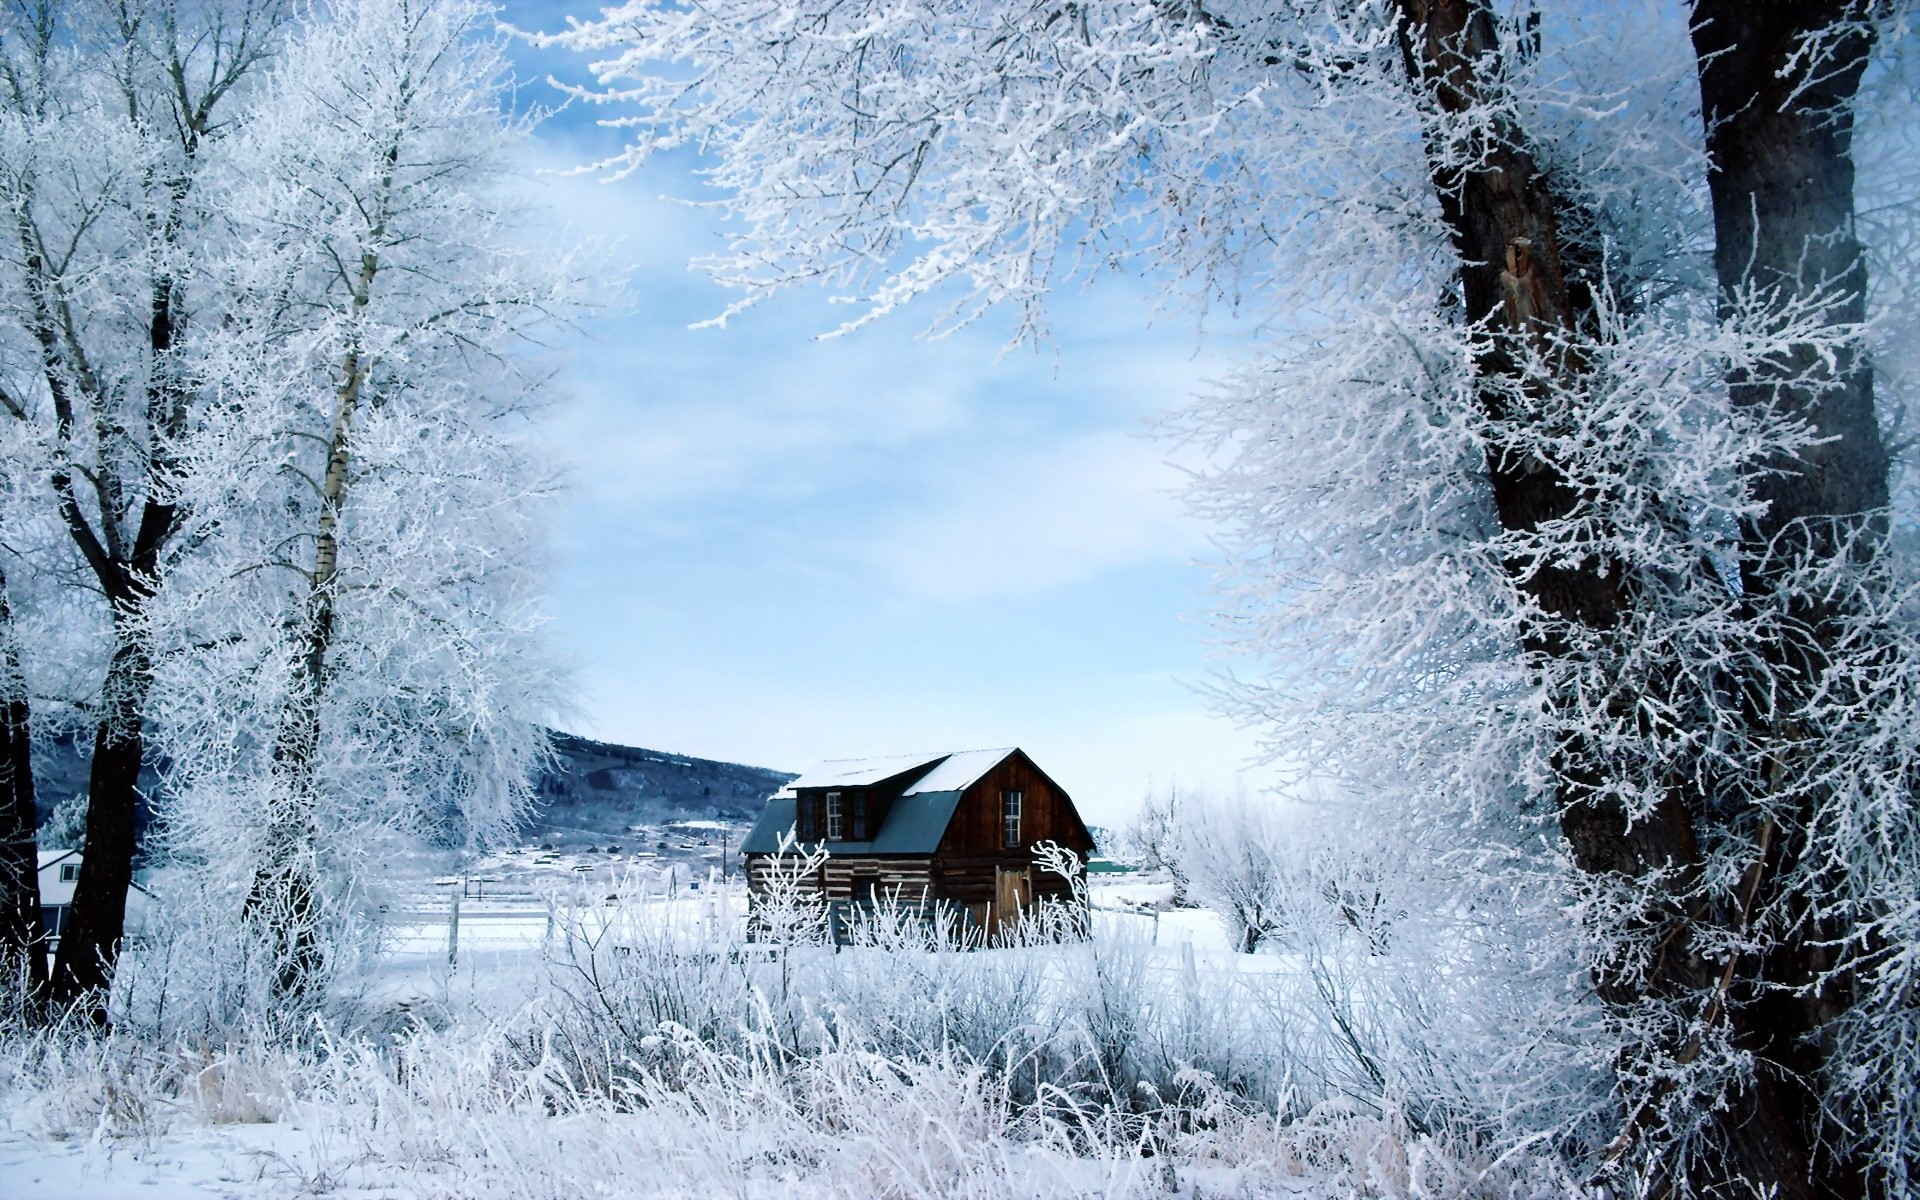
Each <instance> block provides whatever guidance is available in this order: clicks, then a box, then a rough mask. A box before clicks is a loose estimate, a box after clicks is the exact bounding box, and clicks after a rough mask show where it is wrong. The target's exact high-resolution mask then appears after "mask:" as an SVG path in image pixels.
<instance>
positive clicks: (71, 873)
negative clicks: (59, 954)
mask: <svg viewBox="0 0 1920 1200" xmlns="http://www.w3.org/2000/svg"><path fill="white" fill-rule="evenodd" d="M80 862H81V854H80V851H78V850H42V851H41V852H40V928H41V929H42V930H44V931H45V932H46V935H47V939H48V941H47V946H48V949H52V948H53V947H54V946H57V945H58V944H59V942H60V930H61V928H62V927H63V926H64V925H66V923H67V909H68V908H70V907H71V906H72V905H73V889H74V888H75V887H76V886H78V884H79V882H80ZM152 903H153V896H152V894H151V893H149V892H148V891H147V889H145V888H143V887H141V886H140V885H139V884H137V883H136V884H134V885H133V887H132V888H131V889H130V890H128V892H127V933H128V935H129V936H131V935H133V934H137V933H139V932H140V931H141V929H142V927H143V926H144V925H145V924H146V919H147V908H148V906H150V905H151V904H152Z"/></svg>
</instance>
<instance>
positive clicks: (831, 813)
mask: <svg viewBox="0 0 1920 1200" xmlns="http://www.w3.org/2000/svg"><path fill="white" fill-rule="evenodd" d="M840 838H841V833H840V793H839V792H828V793H827V840H828V841H830V842H837V841H839V840H840Z"/></svg>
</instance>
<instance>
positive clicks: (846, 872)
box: [746, 854, 933, 904]
mask: <svg viewBox="0 0 1920 1200" xmlns="http://www.w3.org/2000/svg"><path fill="white" fill-rule="evenodd" d="M770 858H771V856H770V855H765V854H750V855H748V856H747V868H746V869H747V885H748V887H749V888H750V889H751V890H752V891H754V892H756V893H757V892H760V891H762V890H764V889H765V886H766V874H767V870H768V867H769V860H770ZM861 877H865V878H869V879H872V880H873V881H874V885H875V888H876V890H877V891H879V892H880V893H882V894H885V895H891V894H892V893H893V891H894V889H896V888H898V889H899V894H900V902H901V903H902V904H918V903H919V902H920V901H921V899H922V898H923V897H925V895H926V893H927V888H928V885H929V884H930V883H931V882H932V878H933V862H932V860H931V859H928V858H903V857H894V856H891V855H889V856H885V857H879V856H872V855H868V856H865V857H858V858H855V857H847V858H841V857H838V856H829V857H828V859H827V861H826V862H825V863H824V864H822V866H821V868H820V870H819V872H818V873H816V875H815V876H814V877H813V880H812V883H813V885H814V886H815V887H817V888H821V889H823V890H824V891H825V892H826V896H827V899H829V900H851V899H853V892H854V882H855V880H856V879H858V878H861Z"/></svg>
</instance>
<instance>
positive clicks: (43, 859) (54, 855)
mask: <svg viewBox="0 0 1920 1200" xmlns="http://www.w3.org/2000/svg"><path fill="white" fill-rule="evenodd" d="M78 853H80V852H79V851H78V850H42V851H41V852H40V861H39V862H38V863H37V864H35V865H36V867H37V868H38V869H39V870H42V871H44V870H46V869H47V868H48V867H50V866H52V865H53V864H55V863H57V862H59V861H60V860H61V859H63V858H65V857H66V856H67V855H69V854H78Z"/></svg>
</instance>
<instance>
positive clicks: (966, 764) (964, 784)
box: [777, 746, 1013, 796]
mask: <svg viewBox="0 0 1920 1200" xmlns="http://www.w3.org/2000/svg"><path fill="white" fill-rule="evenodd" d="M1012 753H1013V747H1012V746H1007V747H1004V748H1002V749H999V750H960V751H948V752H942V753H938V754H892V755H888V756H886V757H884V758H839V759H831V760H829V761H827V762H823V763H821V764H820V765H819V766H817V767H814V768H813V769H811V770H809V771H808V772H807V773H806V774H804V775H802V776H801V777H800V778H798V779H796V780H794V781H793V782H792V783H790V784H788V785H787V786H786V787H785V788H782V789H781V790H780V792H779V793H777V794H778V795H782V796H786V795H792V794H795V793H796V792H797V791H798V790H799V789H800V788H822V787H861V786H863V785H866V784H872V783H879V782H880V781H881V780H884V779H893V778H896V777H898V776H901V775H906V774H909V773H911V772H913V771H916V770H918V771H924V772H925V774H923V775H921V776H920V778H918V779H916V780H914V781H913V782H912V783H911V784H909V785H908V786H907V789H906V791H904V792H903V793H901V794H902V795H906V796H916V795H919V794H920V793H922V792H964V791H966V790H967V789H968V788H970V787H972V786H973V785H974V783H975V782H977V781H978V780H979V778H980V777H981V776H982V775H985V774H986V773H987V772H988V771H991V770H993V769H994V768H995V767H997V766H999V765H1000V763H1001V762H1002V761H1004V760H1005V759H1006V757H1007V755H1009V754H1012Z"/></svg>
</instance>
